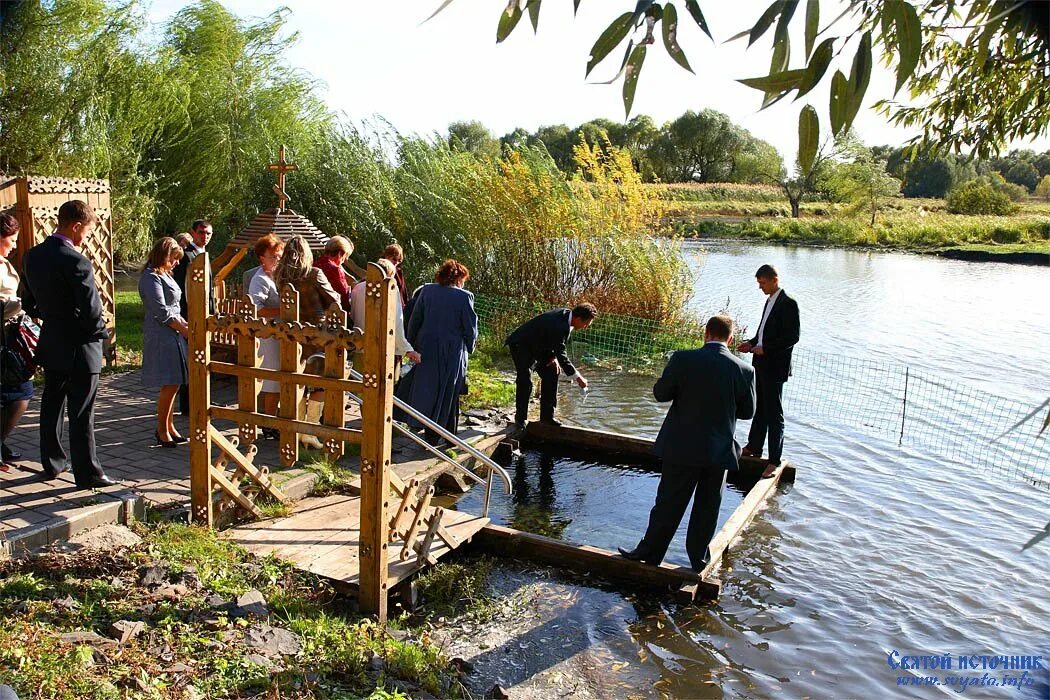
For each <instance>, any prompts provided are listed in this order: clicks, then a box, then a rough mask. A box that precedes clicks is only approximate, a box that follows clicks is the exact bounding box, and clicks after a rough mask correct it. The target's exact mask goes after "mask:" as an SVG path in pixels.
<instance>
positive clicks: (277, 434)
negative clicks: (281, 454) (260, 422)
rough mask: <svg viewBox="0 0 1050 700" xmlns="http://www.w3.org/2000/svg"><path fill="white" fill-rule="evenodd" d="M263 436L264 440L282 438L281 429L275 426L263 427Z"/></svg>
mask: <svg viewBox="0 0 1050 700" xmlns="http://www.w3.org/2000/svg"><path fill="white" fill-rule="evenodd" d="M262 436H263V439H264V440H280V439H281V431H279V430H275V429H273V428H263V429H262Z"/></svg>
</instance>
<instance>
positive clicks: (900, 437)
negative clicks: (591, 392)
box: [475, 295, 1050, 490]
mask: <svg viewBox="0 0 1050 700" xmlns="http://www.w3.org/2000/svg"><path fill="white" fill-rule="evenodd" d="M475 308H476V310H477V313H478V317H479V321H480V324H481V330H482V335H483V338H484V342H486V343H494V344H497V345H498V344H501V343H502V342H503V339H504V338H505V337H506V335H507V334H508V333H510V332H511V331H512V330H514V328H516V327H517V326H518V325H519V324H521V323H523V322H524V321H526V320H528V319H529V318H531V317H532V316H534V315H536V314H538V313H541V312H542V311H545V310H547V308H548V307H547V306H545V305H540V304H531V303H526V302H521V301H517V300H513V299H504V298H498V297H491V296H484V295H479V296H477V297H476V299H475ZM702 343H703V327H702V326H701V325H699V324H696V325H683V326H680V327H675V328H666V327H661V326H660V325H659V324H657V323H656V322H654V321H651V320H648V319H641V318H633V317H628V316H618V315H615V314H606V313H602V314H600V315H599V316H598V318H597V319H596V320H595V322H594V323H593V324H592V325H591V327H590V328H588V329H587V330H584V331H578V332H574V333H573V334H572V336H571V337H570V352H571V353H572V354H573V357H574V358H576V359H577V360H578V361H581V362H583V363H584V364H604V365H607V366H608V365H612V366H616V367H622V368H629V369H630V370H632V371H643V372H648V371H651V372H652V373H653V374H655V373H657V372H659V371H660V370H661V369H662V367H663V363H664V360H665V359H666V357H667V356H668V355H669V354H670V353H671V352H672V351H674V350H678V349H682V348H691V347H698V346H699V345H701V344H702ZM784 409H785V412H786V413H787V415H788V419H789V420H790V419H791V418H792V417H796V418H801V419H806V420H822V421H827V422H829V423H835V424H839V425H845V426H848V427H851V428H856V429H861V430H866V431H869V432H874V433H878V434H881V435H884V436H886V437H887V438H890V439H894V440H896V441H897V443H898V444H900V445H907V446H909V447H914V448H918V449H922V450H924V451H927V452H929V453H930V454H933V455H937V456H939V457H941V458H945V459H950V460H953V461H956V462H960V463H963V464H969V465H973V466H975V467H978V468H981V469H987V470H991V471H993V472H994V473H996V474H1000V475H1004V476H1008V477H1015V478H1020V479H1023V480H1025V481H1028V482H1030V483H1033V484H1035V485H1037V486H1039V487H1041V488H1044V489H1047V490H1050V430H1047V431H1045V432H1044V433H1042V434H1040V432H1039V431H1040V428H1041V427H1042V425H1043V420H1044V417H1045V415H1046V411H1047V410H1050V408H1047V407H1044V408H1043V409H1042V410H1039V407H1038V406H1037V405H1033V404H1032V403H1028V402H1025V401H1021V400H1017V399H1012V398H1007V397H1003V396H999V395H996V394H992V393H990V392H987V391H984V390H982V389H980V388H978V387H974V386H968V385H965V384H963V383H961V382H958V381H954V380H950V379H945V378H942V377H936V376H933V375H931V374H928V373H925V372H917V371H915V370H912V369H911V368H909V367H907V366H905V365H900V364H895V363H880V362H874V361H871V360H865V359H857V358H850V357H845V356H842V355H837V354H828V353H819V352H811V351H806V350H796V351H795V353H794V373H793V375H792V378H791V381H790V382H788V384H787V385H786V386H785V391H784Z"/></svg>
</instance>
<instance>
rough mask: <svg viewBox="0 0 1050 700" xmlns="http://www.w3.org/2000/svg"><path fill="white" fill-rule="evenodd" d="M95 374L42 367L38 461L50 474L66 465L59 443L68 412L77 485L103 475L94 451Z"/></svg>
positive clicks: (72, 460) (96, 385) (72, 461)
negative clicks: (73, 372) (42, 385)
mask: <svg viewBox="0 0 1050 700" xmlns="http://www.w3.org/2000/svg"><path fill="white" fill-rule="evenodd" d="M97 394H98V375H97V374H67V373H66V372H57V371H54V370H49V369H45V370H44V394H43V396H41V398H40V462H41V464H42V465H43V467H44V471H45V472H50V473H52V474H54V473H57V472H60V471H63V470H64V469H65V468H66V459H67V455H66V448H65V447H64V446H63V445H62V434H63V427H64V425H63V423H64V421H63V416H62V414H63V413H65V412H66V409H67V407H68V412H69V452H70V454H71V455H72V459H70V462H71V465H72V467H73V477H74V479H75V480H76V482H77V485H78V486H83V485H87V484H90V483H91V482H92V481H94V480H95V479H97V478H100V477H102V476H105V474H104V473H103V471H102V465H101V464H99V461H98V456H97V455H96V454H95V396H96V395H97Z"/></svg>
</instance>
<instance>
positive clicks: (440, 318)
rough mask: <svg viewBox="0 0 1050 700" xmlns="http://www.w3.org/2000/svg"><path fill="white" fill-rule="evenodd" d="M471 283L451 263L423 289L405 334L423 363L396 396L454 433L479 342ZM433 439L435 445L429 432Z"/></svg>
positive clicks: (461, 269) (466, 272) (461, 268)
mask: <svg viewBox="0 0 1050 700" xmlns="http://www.w3.org/2000/svg"><path fill="white" fill-rule="evenodd" d="M468 279H470V270H468V269H467V268H466V266H465V265H462V264H460V263H458V262H456V261H455V260H446V261H445V262H444V263H443V264H442V265H441V267H440V268H438V271H437V275H436V276H435V283H433V284H426V285H423V289H422V290H420V292H419V297H418V298H417V299H416V303H415V307H414V308H413V310H412V317H411V318H410V319H409V321H408V330H407V332H406V334H407V335H408V342H410V343H411V344H412V346H413V347H415V349H416V351H417V352H418V353H419V354H420V356H421V358H422V359H421V362H420V363H419V365H418V366H417V367H416V368H415V369H413V370H412V372H411V374H409V375H408V376H407V377H406V378H405V379H406V381H403V382H401V384H399V385H398V392H397V394H398V397H399V398H401V399H402V400H404V401H407V402H408V403H409V404H410V405H411V406H412V408H414V409H416V410H417V411H419V412H420V413H423V414H426V416H427V417H428V418H430V419H431V420H432V421H434V422H435V423H437V424H438V425H441V426H442V427H443V428H445V429H446V430H448V431H449V432H452V433H455V432H456V429H457V427H458V424H459V397H460V396H462V395H463V394H465V393H467V356H468V355H469V354H470V353H472V352H474V345H475V344H476V343H477V340H478V315H477V314H476V313H474V295H473V294H471V293H470V292H468V291H467V290H465V289H463V284H464V283H465V282H466V281H467V280H468ZM411 423H412V424H413V425H414V424H415V421H411ZM428 437H429V438H430V442H432V443H433V442H435V441H436V436H434V435H433V434H431V433H429V431H428Z"/></svg>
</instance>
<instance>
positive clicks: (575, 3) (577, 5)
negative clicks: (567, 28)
mask: <svg viewBox="0 0 1050 700" xmlns="http://www.w3.org/2000/svg"><path fill="white" fill-rule="evenodd" d="M579 9H580V0H572V14H574V15H575V14H576V11H577V10H579Z"/></svg>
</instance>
